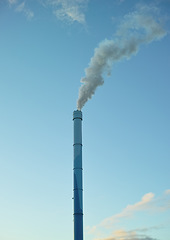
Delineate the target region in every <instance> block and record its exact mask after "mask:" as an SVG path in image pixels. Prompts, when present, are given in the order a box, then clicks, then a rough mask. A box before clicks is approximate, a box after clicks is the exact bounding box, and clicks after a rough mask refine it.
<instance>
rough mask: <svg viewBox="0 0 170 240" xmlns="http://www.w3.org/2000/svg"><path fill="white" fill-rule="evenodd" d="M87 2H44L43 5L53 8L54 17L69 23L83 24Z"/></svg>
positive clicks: (69, 0)
mask: <svg viewBox="0 0 170 240" xmlns="http://www.w3.org/2000/svg"><path fill="white" fill-rule="evenodd" d="M87 3H88V0H46V1H43V4H45V5H49V6H52V7H53V12H54V14H55V16H56V17H57V18H58V19H59V20H61V21H66V22H69V23H73V22H79V23H81V24H84V23H85V14H84V11H85V9H86V6H87Z"/></svg>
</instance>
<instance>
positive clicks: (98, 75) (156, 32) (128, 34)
mask: <svg viewBox="0 0 170 240" xmlns="http://www.w3.org/2000/svg"><path fill="white" fill-rule="evenodd" d="M151 10H152V12H153V10H154V13H155V12H156V11H157V9H156V8H154V9H153V8H152V9H151V8H149V7H147V6H143V7H141V8H140V9H139V10H138V11H135V12H133V13H131V14H129V15H126V16H125V17H124V21H123V23H122V24H121V26H120V27H119V30H118V31H117V33H116V38H115V40H107V39H106V40H104V41H102V42H101V43H100V44H99V46H98V47H97V48H96V49H95V50H94V56H93V57H92V58H91V61H90V64H89V67H88V68H86V69H85V73H86V76H85V77H84V78H82V79H81V82H82V83H83V85H82V86H81V87H80V89H79V98H78V101H77V108H78V109H79V110H80V109H82V107H83V106H84V105H85V103H86V102H87V101H88V99H90V98H91V97H92V96H93V95H94V93H95V90H96V88H97V87H98V86H101V85H102V84H103V83H104V79H103V76H102V75H103V73H104V72H106V73H107V74H108V75H109V74H110V71H111V67H112V65H113V63H115V62H117V61H120V60H122V59H124V58H126V59H129V58H130V57H131V56H132V55H134V54H136V53H137V52H138V50H139V46H140V45H141V44H148V43H150V42H152V41H154V40H159V39H161V38H162V37H164V36H165V35H166V31H165V30H164V29H163V28H162V26H161V23H160V21H158V20H157V19H156V17H155V16H154V14H151Z"/></svg>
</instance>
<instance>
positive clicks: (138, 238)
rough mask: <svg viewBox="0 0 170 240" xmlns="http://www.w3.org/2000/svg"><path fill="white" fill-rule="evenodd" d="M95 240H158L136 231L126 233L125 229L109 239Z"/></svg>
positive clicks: (99, 239)
mask: <svg viewBox="0 0 170 240" xmlns="http://www.w3.org/2000/svg"><path fill="white" fill-rule="evenodd" d="M95 240H157V239H156V238H152V237H149V236H147V235H145V234H140V233H138V232H137V231H135V230H132V231H126V230H124V229H119V230H116V231H115V232H114V233H113V234H112V236H110V237H107V238H96V239H95Z"/></svg>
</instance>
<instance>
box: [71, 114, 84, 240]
mask: <svg viewBox="0 0 170 240" xmlns="http://www.w3.org/2000/svg"><path fill="white" fill-rule="evenodd" d="M73 121H74V143H73V148H74V163H73V173H74V175H73V182H74V183H73V199H74V213H73V215H74V240H83V184H82V173H83V168H82V112H81V111H79V110H77V111H74V112H73Z"/></svg>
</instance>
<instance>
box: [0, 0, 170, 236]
mask: <svg viewBox="0 0 170 240" xmlns="http://www.w3.org/2000/svg"><path fill="white" fill-rule="evenodd" d="M147 7H149V9H152V10H153V12H152V11H151V13H150V14H153V15H154V17H155V18H156V20H157V21H159V23H160V24H161V26H162V28H163V29H164V30H165V32H166V36H164V37H162V38H161V39H160V40H158V41H153V42H151V43H149V44H145V45H141V46H140V49H139V51H138V52H137V53H136V55H133V56H132V57H131V58H129V59H128V60H126V59H124V60H122V61H119V62H117V63H115V64H114V65H113V66H112V71H111V75H110V76H109V77H108V76H107V75H106V74H104V79H105V83H104V85H103V86H101V87H99V88H97V90H96V93H95V95H94V96H93V97H92V99H91V100H89V101H88V102H87V103H86V105H85V107H84V108H83V109H82V111H83V166H84V171H83V174H84V239H86V240H99V239H100V240H169V239H170V111H169V109H170V35H169V30H170V29H169V26H170V1H169V0H153V1H152V0H150V1H147V0H142V1H141V0H138V1H135V0H89V1H88V0H79V1H78V0H25V1H23V0H0V113H1V116H0V240H47V239H49V240H56V239H62V240H68V239H73V215H72V212H73V202H72V195H73V194H72V192H73V191H72V188H73V186H72V168H73V157H72V156H73V149H72V143H73V122H72V113H73V111H74V110H75V109H76V101H77V98H78V91H79V88H80V86H81V83H80V79H81V78H82V77H84V76H85V68H87V67H88V66H89V62H90V59H91V58H92V57H93V55H94V49H95V48H96V47H98V45H99V43H100V42H101V41H103V40H105V39H114V37H115V33H116V31H117V30H118V28H119V26H120V24H121V22H122V21H123V19H125V18H124V16H127V15H129V14H132V13H133V12H134V11H136V12H137V11H138V9H139V8H147ZM127 37H128V36H127Z"/></svg>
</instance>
